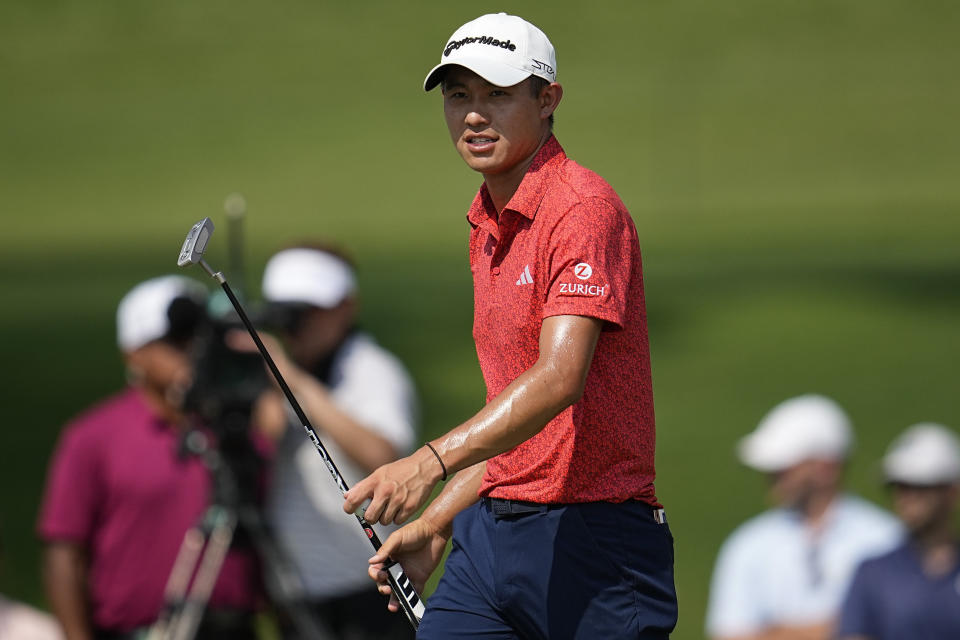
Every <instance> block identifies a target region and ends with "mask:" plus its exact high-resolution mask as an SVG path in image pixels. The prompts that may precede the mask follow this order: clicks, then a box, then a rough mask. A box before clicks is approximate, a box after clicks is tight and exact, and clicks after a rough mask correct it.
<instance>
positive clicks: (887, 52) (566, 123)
mask: <svg viewBox="0 0 960 640" xmlns="http://www.w3.org/2000/svg"><path fill="white" fill-rule="evenodd" d="M496 10H509V11H511V12H515V13H519V14H521V15H524V16H526V17H528V18H529V19H531V20H533V21H534V22H536V23H537V24H538V25H540V26H541V27H542V28H543V29H544V30H545V31H546V32H547V33H548V34H549V35H550V37H551V39H552V40H553V42H554V44H555V45H556V46H557V49H558V52H559V56H558V68H559V78H560V81H561V82H562V83H563V84H564V87H565V90H566V94H565V97H564V100H563V104H562V105H561V108H560V110H559V112H558V115H557V128H556V131H557V134H558V137H559V139H560V140H561V142H562V143H563V144H564V146H565V147H566V149H567V151H568V153H569V154H570V155H571V156H572V157H573V158H575V159H576V160H578V161H579V162H581V163H582V164H584V165H586V166H588V167H590V168H592V169H594V170H596V171H597V172H599V173H600V174H601V175H603V176H604V177H606V178H607V179H608V180H609V181H610V182H611V183H612V184H613V185H614V186H615V188H616V189H617V190H618V191H619V193H620V194H621V196H622V198H623V200H624V201H625V202H626V203H627V205H628V206H629V207H630V209H631V212H632V213H633V216H634V219H635V220H636V223H637V227H638V230H639V233H640V238H641V244H642V247H643V251H644V266H645V272H646V274H645V275H646V287H647V304H648V312H649V322H650V335H651V348H652V358H653V371H654V388H655V398H656V408H657V422H658V424H657V427H658V452H657V463H658V471H659V474H658V483H657V487H658V493H659V495H660V497H661V498H662V500H663V501H664V503H665V504H666V506H667V510H668V514H669V518H670V522H671V527H672V529H673V531H674V535H675V538H676V549H677V560H676V572H677V573H676V578H677V587H678V591H679V597H680V607H681V618H680V624H679V626H678V628H677V632H676V635H675V637H677V638H696V637H701V636H702V631H701V629H702V620H703V612H704V607H705V602H706V597H707V583H708V579H709V575H710V571H711V568H712V561H713V558H714V556H715V553H716V551H717V548H718V546H719V544H720V543H721V541H722V540H723V538H724V537H725V535H726V534H727V533H729V531H730V530H731V529H732V528H733V527H734V526H736V524H737V523H739V522H740V521H742V520H743V519H744V518H746V517H748V516H750V515H751V514H754V513H756V512H758V511H759V510H760V509H761V508H762V507H763V505H764V485H763V481H762V479H761V478H760V477H758V476H756V475H755V474H753V473H750V472H748V471H746V470H744V469H742V468H740V467H739V466H738V465H737V463H736V460H735V458H734V456H733V444H734V442H735V440H736V438H737V437H739V436H740V435H742V434H743V433H745V432H747V431H748V430H750V429H751V428H752V427H753V426H754V425H755V424H756V422H757V420H758V419H759V418H760V417H761V416H762V414H763V413H764V412H765V411H766V410H767V409H769V408H770V407H771V406H773V404H775V403H776V402H779V401H780V400H782V399H784V398H786V397H788V396H791V395H795V394H798V393H802V392H807V391H818V392H822V393H826V394H829V395H831V396H833V397H835V398H836V399H838V400H839V401H840V402H841V403H842V404H843V405H844V406H845V407H846V408H847V409H848V410H849V412H850V414H851V415H852V417H853V419H854V422H855V426H856V430H857V433H858V436H859V446H858V449H857V452H856V456H855V458H854V460H853V463H852V465H851V467H850V470H849V482H850V485H851V486H852V487H853V488H854V489H855V490H857V491H859V492H862V493H864V494H866V495H867V496H868V497H870V498H873V499H875V500H878V501H880V502H883V500H884V496H883V494H882V492H881V490H880V488H879V487H878V485H877V482H876V480H877V475H876V461H877V459H878V457H879V456H880V455H881V454H882V451H883V449H884V447H885V446H886V444H887V443H888V442H889V440H890V439H891V438H892V437H893V435H894V434H895V433H897V432H898V431H900V430H901V429H902V428H904V427H905V426H906V425H908V424H910V423H912V422H915V421H918V420H937V421H942V422H945V423H948V424H952V425H953V426H955V427H957V426H960V406H958V400H957V398H958V393H957V387H958V384H957V383H958V361H960V336H958V330H957V319H958V311H960V296H958V286H960V249H958V240H960V233H958V232H960V218H958V204H960V181H958V175H960V127H958V124H957V114H958V113H960V83H958V82H957V69H958V68H960V47H958V45H957V39H956V34H957V33H958V26H960V20H958V18H960V9H958V7H957V5H956V3H952V2H947V1H933V0H919V1H917V0H913V1H906V0H903V1H900V0H834V1H828V0H778V1H771V0H734V1H731V2H714V1H705V0H701V1H697V0H676V1H672V2H664V1H662V0H639V1H636V2H591V3H582V2H569V1H555V2H551V3H544V2H507V1H504V2H501V3H497V4H491V3H488V2H476V3H470V4H469V5H468V4H466V3H463V4H460V3H450V2H410V3H391V2H383V1H369V2H363V3H333V2H320V1H314V2H306V1H303V0H285V1H280V2H262V1H255V0H254V1H250V2H242V3H238V2H225V1H223V0H211V1H207V2H202V3H200V2H186V1H184V0H170V1H168V2H147V1H145V0H127V1H123V2H121V1H118V0H116V1H115V0H111V1H106V0H85V1H83V2H79V1H73V0H70V1H68V0H61V1H54V0H31V1H29V2H27V1H25V0H8V1H7V2H4V3H2V4H0V216H2V232H0V305H2V309H3V313H2V314H0V349H2V351H0V356H2V362H3V365H4V366H3V372H2V374H0V394H2V405H0V406H2V409H3V412H4V418H3V423H4V424H3V426H2V428H0V530H2V537H3V545H4V550H3V555H4V558H3V567H2V571H0V592H3V593H5V594H8V595H11V596H13V597H17V598H21V599H25V600H28V601H31V602H33V603H36V604H40V605H42V604H43V598H42V592H41V589H40V583H39V576H38V552H39V548H38V545H37V543H36V541H35V539H34V537H33V533H32V527H33V522H34V520H35V517H36V510H37V504H38V500H39V496H40V492H41V490H42V484H43V477H44V473H45V466H46V463H47V459H48V456H49V454H50V451H51V448H52V446H53V444H54V442H55V439H56V436H57V433H58V431H59V429H60V427H61V425H62V424H63V422H64V421H65V420H67V419H68V418H69V417H70V416H71V415H73V414H75V413H76V412H77V411H79V410H80V409H82V408H83V407H85V406H87V405H88V404H90V403H91V402H93V401H94V400H95V399H97V398H99V397H102V396H103V395H105V394H107V393H110V392H112V391H113V390H115V389H116V388H118V387H119V386H120V385H121V384H122V382H123V376H122V367H121V365H120V359H119V356H118V355H117V353H116V349H115V346H114V338H113V321H114V316H113V314H114V309H115V305H116V303H117V301H118V299H119V297H120V296H121V295H122V294H123V293H124V292H125V291H126V290H127V289H128V288H129V287H130V286H132V285H133V284H134V283H136V282H137V281H139V280H141V279H144V278H146V277H150V276H153V275H158V274H161V273H166V272H169V271H172V270H174V269H175V267H174V257H175V255H176V253H177V250H178V249H179V245H180V243H181V241H182V239H183V237H184V234H185V232H186V230H187V229H188V228H189V226H190V224H192V223H193V222H194V221H195V220H197V219H199V218H201V217H203V216H207V215H209V216H211V217H213V218H214V220H215V221H216V222H223V221H224V216H223V214H222V203H223V199H224V197H225V196H226V195H227V194H228V193H230V192H232V191H240V192H242V193H243V194H244V195H245V196H246V198H247V200H248V202H249V216H248V220H247V230H248V244H247V252H246V258H247V262H248V265H249V271H248V278H247V279H248V282H247V284H248V286H249V287H250V288H251V289H252V290H253V291H254V292H256V290H257V287H256V283H257V279H258V277H259V270H260V268H261V267H262V265H263V262H264V260H265V259H266V257H267V256H268V255H269V253H270V252H271V251H272V250H274V249H275V248H277V247H278V246H280V245H281V244H284V243H286V242H289V241H292V240H295V239H300V238H305V237H324V238H328V239H332V240H335V241H337V242H339V243H342V244H343V245H345V246H347V247H349V248H350V249H351V250H352V251H353V252H354V254H355V257H356V258H357V260H358V262H359V264H360V265H361V271H360V280H361V286H362V292H363V312H362V319H363V323H364V324H365V325H366V326H367V327H368V328H370V329H371V330H372V331H373V332H374V333H375V334H376V335H377V336H378V337H379V338H380V340H381V342H382V343H384V344H385V345H387V346H388V347H389V348H391V349H393V350H394V351H395V352H396V353H398V354H399V355H400V356H401V357H402V358H403V359H404V360H405V361H406V362H407V363H408V365H409V367H410V369H411V370H412V372H413V374H414V376H415V378H416V380H417V382H418V384H419V388H420V391H421V395H422V401H423V406H424V416H423V424H422V434H423V436H424V437H429V436H432V435H435V434H438V433H441V432H442V431H444V430H446V429H448V428H450V427H452V426H454V425H455V424H457V423H458V422H459V421H460V420H462V419H464V418H465V417H467V416H469V415H470V414H471V413H472V412H473V411H474V410H476V409H477V408H478V407H479V406H480V403H481V401H482V398H483V385H482V380H481V378H480V375H479V371H478V367H477V364H476V356H475V354H474V351H473V345H472V342H471V336H470V325H471V313H472V310H471V305H472V298H471V291H470V277H469V270H468V267H467V259H466V248H465V247H466V235H467V226H466V222H465V221H464V218H463V216H464V213H465V210H466V207H467V205H468V204H469V202H470V200H471V198H472V195H473V193H474V191H475V189H476V187H477V186H478V185H479V177H478V176H477V175H475V174H473V173H471V172H470V171H469V170H468V169H467V168H466V167H464V166H463V164H462V163H461V162H460V160H459V159H458V158H457V156H456V155H455V153H454V151H453V150H452V148H451V145H450V143H449V141H448V139H447V134H446V130H445V127H444V125H443V122H442V117H441V108H440V101H439V98H438V96H437V95H434V94H424V93H423V92H422V91H421V90H420V88H419V87H420V82H421V81H422V79H423V75H424V74H425V72H426V71H427V70H428V69H429V68H430V67H431V66H432V65H433V64H435V60H436V59H437V58H438V53H439V51H440V48H441V45H442V44H443V43H444V42H445V41H444V38H446V37H447V36H448V35H449V33H450V32H452V30H453V29H454V28H455V27H456V26H457V25H459V24H461V23H463V22H465V21H466V20H468V19H471V18H473V17H475V16H476V15H479V14H480V13H483V12H486V11H496ZM218 238H219V240H215V241H214V243H213V246H212V247H211V249H210V252H209V254H210V257H211V263H213V264H215V265H221V264H224V263H225V261H226V236H225V235H224V236H218ZM195 275H196V276H197V277H201V276H200V274H199V273H198V274H195Z"/></svg>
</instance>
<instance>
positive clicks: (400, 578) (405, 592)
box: [387, 562, 426, 628]
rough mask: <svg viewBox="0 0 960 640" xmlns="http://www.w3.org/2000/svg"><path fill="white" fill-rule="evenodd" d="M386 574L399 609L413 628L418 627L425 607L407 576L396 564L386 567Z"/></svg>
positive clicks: (398, 564)
mask: <svg viewBox="0 0 960 640" xmlns="http://www.w3.org/2000/svg"><path fill="white" fill-rule="evenodd" d="M387 573H389V574H390V588H391V589H393V590H394V593H396V595H397V600H398V601H399V602H400V607H401V608H402V609H403V612H404V613H405V614H407V618H408V619H409V620H410V623H411V624H412V625H413V626H414V628H416V627H419V626H420V618H422V617H423V614H424V613H425V612H426V607H424V605H423V600H421V599H420V596H419V595H417V590H416V589H414V587H413V583H412V582H410V579H409V578H407V574H405V573H404V572H403V567H401V566H400V563H398V562H395V563H393V564H392V565H390V566H389V567H387Z"/></svg>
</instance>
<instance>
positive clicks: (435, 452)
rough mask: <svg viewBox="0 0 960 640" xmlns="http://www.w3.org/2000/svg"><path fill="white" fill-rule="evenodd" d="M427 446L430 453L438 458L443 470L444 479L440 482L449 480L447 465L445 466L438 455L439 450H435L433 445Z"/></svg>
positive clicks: (428, 444)
mask: <svg viewBox="0 0 960 640" xmlns="http://www.w3.org/2000/svg"><path fill="white" fill-rule="evenodd" d="M426 444H427V447H428V448H429V449H430V451H433V455H435V456H437V462H439V463H440V468H441V469H443V477H442V478H440V481H441V482H443V481H444V480H446V479H447V465H445V464H443V460H441V459H440V454H439V453H437V450H436V449H434V448H433V445H432V444H430V443H429V442H428V443H426Z"/></svg>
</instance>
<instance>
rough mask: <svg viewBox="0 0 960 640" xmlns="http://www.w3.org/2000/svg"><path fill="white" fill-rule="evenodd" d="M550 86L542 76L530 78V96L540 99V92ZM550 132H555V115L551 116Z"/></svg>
mask: <svg viewBox="0 0 960 640" xmlns="http://www.w3.org/2000/svg"><path fill="white" fill-rule="evenodd" d="M548 86H550V81H549V80H547V79H546V78H541V77H540V76H530V95H532V96H533V97H534V98H539V97H540V92H541V91H543V89H544V88H545V87H548ZM550 130H551V131H553V114H552V113H551V114H550Z"/></svg>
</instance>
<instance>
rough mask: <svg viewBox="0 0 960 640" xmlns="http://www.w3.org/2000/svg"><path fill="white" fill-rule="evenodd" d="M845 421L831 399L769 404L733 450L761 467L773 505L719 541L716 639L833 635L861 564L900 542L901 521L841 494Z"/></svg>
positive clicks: (711, 622) (847, 433) (711, 624)
mask: <svg viewBox="0 0 960 640" xmlns="http://www.w3.org/2000/svg"><path fill="white" fill-rule="evenodd" d="M852 442H853V435H852V429H851V426H850V420H849V419H848V417H847V415H846V414H845V413H844V411H843V410H842V409H841V408H840V407H839V406H838V405H837V404H836V403H835V402H834V401H833V400H830V399H829V398H826V397H824V396H820V395H812V394H811V395H804V396H799V397H796V398H791V399H789V400H786V401H785V402H782V403H781V404H779V405H777V406H776V407H774V408H773V409H772V410H771V411H770V412H769V413H768V414H767V415H766V416H765V417H764V418H763V419H762V420H761V421H760V424H759V425H758V426H757V428H756V429H755V430H754V431H753V432H752V433H750V434H749V435H747V436H746V437H745V438H743V439H742V440H741V441H740V443H739V447H738V453H739V457H740V460H741V461H742V462H743V463H744V464H745V465H747V466H748V467H750V468H753V469H756V470H757V471H760V472H762V473H765V474H767V476H768V477H769V479H770V493H771V496H772V499H773V501H774V502H775V503H776V504H777V506H776V507H775V508H773V509H771V510H769V511H766V512H764V513H762V514H760V515H758V516H756V517H754V518H752V519H750V520H748V521H747V522H746V523H744V524H742V525H741V526H740V527H738V528H737V529H736V530H735V531H734V532H733V533H732V534H731V535H730V537H729V538H728V539H727V540H726V541H725V542H724V544H723V546H722V547H721V549H720V553H719V555H718V557H717V562H716V566H715V568H714V573H713V579H712V581H711V585H710V600H709V604H708V607H707V620H706V631H707V635H708V636H709V637H711V638H713V639H714V640H721V639H722V640H740V639H748V638H749V639H751V640H773V639H778V640H779V639H783V640H807V639H809V640H814V639H826V638H829V637H831V634H832V633H833V628H834V625H835V621H836V616H837V614H838V611H839V608H840V605H841V603H842V600H843V596H844V594H845V593H846V590H847V587H848V585H849V583H850V580H851V578H852V576H853V572H854V570H855V569H856V567H857V566H858V565H859V563H860V561H861V560H863V559H865V558H867V557H870V556H873V555H877V554H879V553H884V552H886V551H888V550H889V549H892V548H893V547H894V546H896V545H897V544H898V542H899V541H900V540H901V537H902V532H901V527H900V525H899V524H898V522H897V520H896V519H895V518H894V517H893V516H891V515H890V514H888V513H886V512H885V511H883V510H881V509H880V508H878V507H876V506H874V505H872V504H870V503H869V502H866V501H865V500H862V499H860V498H858V497H855V496H852V495H850V494H847V493H844V492H843V488H842V487H843V470H844V465H845V461H846V459H847V457H848V455H849V453H850V449H851V445H852Z"/></svg>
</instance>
